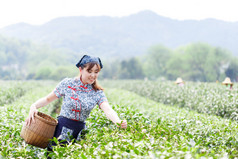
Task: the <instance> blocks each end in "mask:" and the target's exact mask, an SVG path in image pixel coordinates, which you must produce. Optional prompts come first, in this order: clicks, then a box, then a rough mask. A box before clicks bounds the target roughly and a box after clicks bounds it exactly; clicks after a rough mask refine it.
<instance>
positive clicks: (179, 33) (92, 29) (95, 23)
mask: <svg viewBox="0 0 238 159" xmlns="http://www.w3.org/2000/svg"><path fill="white" fill-rule="evenodd" d="M0 34H2V35H4V36H10V37H15V38H19V39H29V40H32V41H34V42H39V43H46V44H49V45H51V46H52V47H55V48H66V49H69V50H71V51H73V52H79V53H82V52H88V53H89V54H95V55H98V56H101V57H102V56H103V57H113V58H118V57H119V58H127V57H132V56H137V55H142V54H144V53H146V51H147V49H148V48H149V47H150V46H152V45H156V44H162V45H165V46H167V47H170V48H176V47H179V46H181V45H187V44H189V43H193V42H204V43H208V44H210V45H214V46H219V47H222V48H225V49H228V50H230V51H231V52H232V53H233V55H236V56H237V55H238V45H237V44H236V42H237V41H238V22H225V21H221V20H216V19H205V20H200V21H197V20H184V21H179V20H174V19H170V18H166V17H163V16H160V15H157V14H156V13H154V12H152V11H142V12H139V13H136V14H132V15H130V16H125V17H120V18H119V17H109V16H93V17H86V16H75V17H61V18H57V19H54V20H52V21H49V22H48V23H45V24H43V25H37V26H34V25H29V24H25V23H18V24H15V25H11V26H8V27H5V28H3V29H0Z"/></svg>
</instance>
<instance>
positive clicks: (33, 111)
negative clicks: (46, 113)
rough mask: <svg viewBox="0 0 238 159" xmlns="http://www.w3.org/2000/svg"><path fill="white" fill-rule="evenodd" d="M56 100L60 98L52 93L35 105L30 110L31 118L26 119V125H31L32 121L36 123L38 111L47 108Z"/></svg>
mask: <svg viewBox="0 0 238 159" xmlns="http://www.w3.org/2000/svg"><path fill="white" fill-rule="evenodd" d="M56 99H58V97H57V96H56V95H55V94H54V92H51V93H50V94H48V95H47V96H45V97H43V98H41V99H39V100H37V101H36V102H35V103H33V104H32V105H31V108H30V112H29V116H28V117H27V118H26V125H30V124H31V122H32V121H33V122H35V119H34V115H35V114H36V113H37V109H39V108H41V107H44V106H46V105H47V104H49V103H51V102H52V101H54V100H56Z"/></svg>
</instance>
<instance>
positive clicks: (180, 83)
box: [175, 77, 184, 87]
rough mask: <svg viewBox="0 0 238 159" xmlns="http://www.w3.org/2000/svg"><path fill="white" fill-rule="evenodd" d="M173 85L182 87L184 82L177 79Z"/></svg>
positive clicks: (179, 78)
mask: <svg viewBox="0 0 238 159" xmlns="http://www.w3.org/2000/svg"><path fill="white" fill-rule="evenodd" d="M175 83H176V84H177V85H178V86H181V87H182V86H184V81H183V80H182V78H181V77H178V78H177V79H176V81H175Z"/></svg>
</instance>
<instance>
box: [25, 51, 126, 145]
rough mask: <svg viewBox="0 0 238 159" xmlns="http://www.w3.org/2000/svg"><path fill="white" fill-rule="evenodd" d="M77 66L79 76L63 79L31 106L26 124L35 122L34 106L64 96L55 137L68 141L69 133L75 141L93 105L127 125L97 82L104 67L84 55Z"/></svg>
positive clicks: (109, 116)
mask: <svg viewBox="0 0 238 159" xmlns="http://www.w3.org/2000/svg"><path fill="white" fill-rule="evenodd" d="M76 66H77V67H78V68H79V72H80V74H79V76H78V77H75V78H65V79H64V80H62V81H61V82H60V83H59V84H58V85H57V86H56V88H55V89H54V90H53V91H52V92H51V93H50V94H49V95H47V96H46V97H43V98H41V99H39V100H37V101H36V102H35V103H34V104H32V105H31V108H30V113H29V116H28V117H27V119H26V125H29V124H31V122H35V120H34V115H35V114H36V113H37V109H39V108H41V107H43V106H46V105H47V104H49V103H50V102H52V101H54V100H56V99H58V98H60V97H62V96H63V104H62V107H61V111H60V115H59V117H58V125H57V126H56V130H55V134H54V137H56V138H57V139H58V140H67V141H70V137H69V135H70V136H71V137H72V136H73V138H74V139H76V140H77V139H79V138H80V134H81V131H82V130H83V129H84V128H85V121H86V119H87V117H88V116H89V114H90V112H91V110H92V109H93V108H94V107H95V106H96V105H98V106H99V108H100V109H102V110H103V111H104V113H105V114H106V116H107V117H108V118H109V119H110V120H111V121H112V122H113V123H115V124H116V125H117V126H118V125H119V124H120V127H121V128H126V127H127V122H126V120H123V121H122V120H120V119H119V117H118V115H117V113H116V112H115V111H114V110H113V109H112V108H111V106H110V105H109V103H108V101H107V98H106V96H105V94H104V92H103V88H102V87H100V86H99V85H98V83H97V77H98V75H99V72H100V70H101V69H102V68H103V65H102V63H101V60H100V58H98V57H92V56H88V55H84V56H83V57H82V58H81V60H80V61H79V62H78V63H77V64H76Z"/></svg>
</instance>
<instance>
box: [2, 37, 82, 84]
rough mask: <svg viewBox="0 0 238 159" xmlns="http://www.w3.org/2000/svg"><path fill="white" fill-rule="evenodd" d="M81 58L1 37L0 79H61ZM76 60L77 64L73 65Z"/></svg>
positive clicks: (29, 42) (69, 72)
mask: <svg viewBox="0 0 238 159" xmlns="http://www.w3.org/2000/svg"><path fill="white" fill-rule="evenodd" d="M76 56H78V57H77V59H78V58H79V57H80V55H77V54H74V53H73V52H70V51H66V50H57V49H52V48H50V47H49V46H47V45H37V44H34V43H32V42H31V41H21V40H17V39H12V38H6V37H2V36H0V59H1V60H0V79H10V80H12V79H60V78H62V77H64V76H70V75H72V74H73V73H72V71H73V69H72V63H75V62H76V60H75V57H76ZM74 60H75V61H74Z"/></svg>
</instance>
